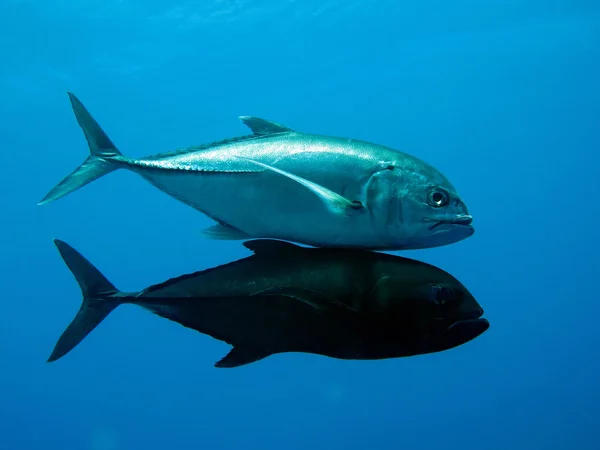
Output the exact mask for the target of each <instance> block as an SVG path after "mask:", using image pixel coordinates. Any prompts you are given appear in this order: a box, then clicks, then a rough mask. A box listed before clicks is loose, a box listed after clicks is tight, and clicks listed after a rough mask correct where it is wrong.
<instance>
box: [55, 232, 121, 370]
mask: <svg viewBox="0 0 600 450" xmlns="http://www.w3.org/2000/svg"><path fill="white" fill-rule="evenodd" d="M54 244H55V245H56V247H57V248H58V251H59V252H60V255H61V256H62V258H63V260H64V261H65V264H66V265H67V267H68V268H69V270H70V271H71V272H72V273H73V275H74V276H75V279H76V280H77V283H79V287H80V288H81V293H82V295H83V302H82V304H81V308H80V309H79V312H78V313H77V315H76V316H75V318H74V319H73V321H72V322H71V324H70V325H69V326H68V327H67V329H66V330H65V331H64V332H63V334H62V335H61V337H60V338H59V339H58V342H57V343H56V345H55V347H54V350H53V351H52V354H51V355H50V358H48V362H52V361H56V360H57V359H59V358H62V357H63V356H65V355H66V354H67V353H69V352H70V351H71V350H73V349H74V348H75V347H76V346H77V345H78V344H79V343H80V342H81V341H82V340H83V339H84V338H85V337H86V336H87V335H88V334H89V333H90V332H91V331H92V330H93V329H94V328H96V327H97V326H98V325H99V324H100V322H102V321H103V320H104V319H105V318H106V317H107V316H108V315H109V314H110V313H111V312H112V310H113V309H115V308H116V307H117V306H119V305H120V304H121V303H122V301H121V300H120V299H119V298H118V296H117V295H115V294H118V293H119V291H118V290H117V288H115V287H114V286H113V285H112V283H111V282H110V281H108V280H107V279H106V277H105V276H104V275H102V274H101V273H100V271H99V270H98V269H96V268H95V267H94V266H93V265H92V263H90V262H89V261H88V260H87V259H85V257H84V256H83V255H81V254H80V253H79V252H78V251H77V250H75V249H74V248H73V247H71V246H70V245H69V244H67V243H66V242H63V241H60V240H58V239H55V240H54Z"/></svg>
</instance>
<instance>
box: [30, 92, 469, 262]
mask: <svg viewBox="0 0 600 450" xmlns="http://www.w3.org/2000/svg"><path fill="white" fill-rule="evenodd" d="M69 97H70V100H71V105H72V107H73V111H74V113H75V116H76V118H77V121H78V123H79V125H80V126H81V128H82V129H83V133H84V134H85V137H86V139H87V142H88V144H89V148H90V152H91V154H90V156H89V157H88V158H87V159H86V160H85V161H84V162H83V164H82V165H81V166H80V167H79V168H77V169H76V170H75V171H74V172H73V173H71V174H70V175H69V176H67V177H66V178H65V179H64V180H63V181H62V182H61V183H59V184H58V185H57V186H56V187H55V188H54V189H52V190H51V191H50V192H49V193H48V194H47V195H46V197H45V198H44V199H43V200H42V201H41V202H40V204H43V203H48V202H50V201H53V200H56V199H58V198H60V197H63V196H65V195H67V194H69V193H71V192H73V191H75V190H77V189H79V188H81V187H82V186H84V185H86V184H88V183H90V182H92V181H94V180H96V179H98V178H100V177H101V176H103V175H106V174H108V173H110V172H112V171H114V170H116V169H121V168H123V169H129V170H131V171H133V172H135V173H137V174H139V175H141V176H142V177H143V178H145V179H146V180H147V181H149V182H150V183H152V184H153V185H154V186H156V187H158V188H159V189H160V190H162V191H164V192H166V193H167V194H169V195H171V196H172V197H174V198H176V199H178V200H180V201H182V202H184V203H186V204H188V205H190V206H192V207H193V208H195V209H197V210H199V211H201V212H203V213H204V214H205V215H206V216H208V217H210V218H212V219H213V220H214V221H215V222H217V224H216V225H214V226H212V227H209V228H208V229H206V230H205V231H204V233H205V235H207V236H209V237H211V238H214V239H248V238H275V239H283V240H288V241H293V242H298V243H302V244H307V245H312V246H316V247H347V248H362V249H371V250H403V249H420V248H428V247H437V246H441V245H447V244H451V243H453V242H457V241H460V240H462V239H465V238H467V237H469V236H471V235H472V234H473V232H474V229H473V227H472V226H471V222H472V217H471V215H470V214H469V211H468V210H467V207H466V205H465V203H464V202H463V200H462V199H461V198H460V196H459V195H458V193H457V191H456V189H455V188H454V186H453V185H452V184H451V183H450V181H448V179H447V178H446V177H445V176H444V175H442V174H441V173H440V172H439V171H438V170H437V169H435V168H434V167H432V166H431V165H429V164H427V163H425V162H423V161H421V160H420V159H418V158H416V157H414V156H411V155H409V154H406V153H402V152H399V151H397V150H394V149H391V148H388V147H385V146H382V145H377V144H373V143H370V142H364V141H359V140H356V139H349V138H342V137H331V136H320V135H313V134H306V133H301V132H298V131H295V130H292V129H290V128H288V127H286V126H283V125H279V124H276V123H273V122H269V121H267V120H264V119H260V118H257V117H249V116H242V117H240V119H241V120H242V121H243V122H244V123H245V124H246V125H247V126H248V127H249V128H250V129H251V130H252V132H253V134H251V135H247V136H241V137H234V138H230V139H225V140H223V141H219V142H213V143H210V144H205V145H200V146H196V147H189V148H185V149H182V150H176V151H172V152H168V153H162V154H158V155H154V156H149V157H145V158H141V159H134V158H129V157H126V156H124V155H123V154H121V152H120V151H119V150H118V149H117V147H116V146H115V145H114V144H113V142H112V141H111V140H110V138H109V137H108V136H107V135H106V134H105V133H104V131H103V130H102V128H100V126H99V125H98V123H97V122H96V120H95V119H94V118H93V117H92V116H91V114H90V113H89V112H88V111H87V109H86V108H85V107H84V105H83V104H82V103H81V102H80V101H79V100H78V99H77V98H76V97H75V96H74V95H73V94H71V93H69Z"/></svg>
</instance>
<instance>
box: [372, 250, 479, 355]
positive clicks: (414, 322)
mask: <svg viewBox="0 0 600 450" xmlns="http://www.w3.org/2000/svg"><path fill="white" fill-rule="evenodd" d="M369 305H371V308H373V309H372V311H373V313H374V316H373V317H376V318H377V319H376V320H377V323H378V325H377V328H378V329H381V330H385V331H384V335H385V338H386V339H391V341H389V342H388V343H387V344H386V346H388V348H390V347H395V349H394V350H393V351H394V352H396V353H400V354H404V355H406V354H423V353H432V352H438V351H442V350H447V349H450V348H453V347H457V346H459V345H462V344H464V343H466V342H468V341H470V340H472V339H475V338H476V337H477V336H479V335H481V334H482V333H484V332H485V331H486V330H487V329H488V328H489V322H488V321H487V320H486V319H484V318H482V316H483V308H482V307H481V305H480V304H479V303H478V302H477V300H476V299H475V297H474V296H473V295H472V294H471V292H470V291H469V290H468V289H467V288H466V287H465V286H464V285H463V284H462V283H461V282H460V281H458V280H457V279H456V278H454V277H453V276H452V275H450V274H449V273H447V272H445V271H443V270H442V269H439V268H437V267H435V266H432V265H430V264H426V263H422V262H420V261H416V260H411V259H408V258H398V257H395V259H394V260H390V262H389V263H382V264H381V265H380V266H379V267H378V281H377V282H376V284H375V286H374V288H373V289H372V290H371V293H370V299H369Z"/></svg>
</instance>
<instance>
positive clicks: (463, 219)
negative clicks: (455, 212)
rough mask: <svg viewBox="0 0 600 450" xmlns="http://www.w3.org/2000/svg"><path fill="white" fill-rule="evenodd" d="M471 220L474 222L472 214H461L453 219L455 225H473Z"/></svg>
mask: <svg viewBox="0 0 600 450" xmlns="http://www.w3.org/2000/svg"><path fill="white" fill-rule="evenodd" d="M471 222H473V216H472V215H471V214H461V215H459V216H456V217H455V218H454V219H453V220H452V223H453V224H455V225H471Z"/></svg>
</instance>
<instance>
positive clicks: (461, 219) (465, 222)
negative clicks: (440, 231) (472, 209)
mask: <svg viewBox="0 0 600 450" xmlns="http://www.w3.org/2000/svg"><path fill="white" fill-rule="evenodd" d="M471 222H473V216H471V215H470V214H461V215H460V216H456V217H453V218H452V219H442V220H437V221H435V222H434V223H433V225H431V226H430V227H429V230H433V229H435V228H437V227H439V226H440V225H456V226H460V227H467V228H473V226H472V225H471Z"/></svg>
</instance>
